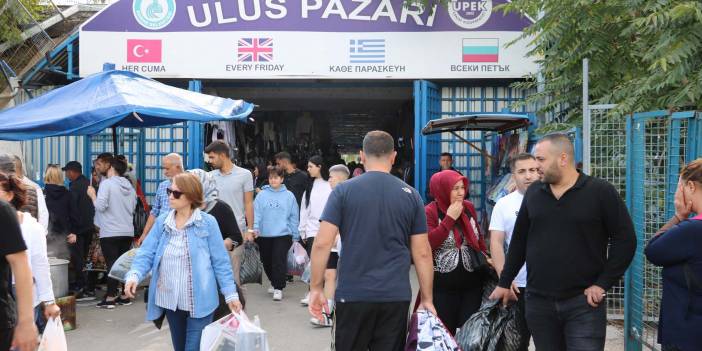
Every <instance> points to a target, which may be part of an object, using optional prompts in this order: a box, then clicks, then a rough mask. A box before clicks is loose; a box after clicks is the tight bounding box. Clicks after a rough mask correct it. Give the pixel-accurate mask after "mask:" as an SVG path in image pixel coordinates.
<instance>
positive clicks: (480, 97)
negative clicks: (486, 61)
mask: <svg viewBox="0 0 702 351" xmlns="http://www.w3.org/2000/svg"><path fill="white" fill-rule="evenodd" d="M527 93H528V92H527V91H524V90H518V89H513V88H510V87H507V86H503V87H466V86H443V87H442V86H438V85H437V84H434V83H431V82H428V81H423V80H421V81H415V83H414V99H415V100H414V107H415V144H416V146H415V184H414V186H415V188H416V189H417V190H418V191H419V192H420V194H422V195H424V196H425V197H426V196H427V195H428V184H429V179H430V178H431V175H432V174H434V173H435V172H437V171H438V170H439V156H440V155H441V153H442V152H449V153H451V154H452V155H453V161H454V167H455V168H456V169H458V170H459V171H460V172H461V173H463V174H464V175H466V176H467V177H468V179H470V184H471V185H470V189H469V197H470V200H471V201H472V202H473V203H474V204H475V206H476V210H477V211H478V212H480V211H482V210H483V209H484V208H485V205H486V203H487V198H486V195H487V191H488V188H489V187H490V185H491V184H492V182H493V181H494V179H493V175H491V174H490V172H489V171H488V169H489V162H488V160H487V159H486V157H484V155H483V153H482V152H480V151H479V150H476V148H479V149H481V150H485V151H486V152H488V153H490V152H491V151H492V148H493V139H492V138H489V137H487V136H486V134H485V133H482V132H460V133H459V135H460V136H461V137H462V138H464V139H466V140H468V141H469V142H470V143H471V144H472V145H473V146H471V145H468V144H467V143H465V142H464V141H461V140H460V139H459V138H457V137H456V136H454V135H453V134H449V133H443V134H441V135H439V134H434V135H430V136H422V135H421V129H422V128H423V127H424V125H426V123H427V122H428V121H430V120H432V119H438V118H447V117H456V116H460V115H466V114H472V113H499V112H502V111H504V110H505V109H507V108H511V107H512V105H513V104H514V103H515V102H519V101H523V100H524V99H525V98H526V96H527ZM527 109H528V107H527V106H521V107H520V108H519V109H518V110H512V112H521V113H526V112H527Z"/></svg>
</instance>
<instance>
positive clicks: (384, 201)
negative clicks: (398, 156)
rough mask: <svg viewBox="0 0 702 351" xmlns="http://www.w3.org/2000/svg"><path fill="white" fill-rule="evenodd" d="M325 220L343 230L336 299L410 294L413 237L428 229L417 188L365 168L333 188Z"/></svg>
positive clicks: (403, 297) (394, 297)
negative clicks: (362, 172)
mask: <svg viewBox="0 0 702 351" xmlns="http://www.w3.org/2000/svg"><path fill="white" fill-rule="evenodd" d="M321 220H322V221H326V222H329V223H332V224H334V225H336V226H338V227H339V233H340V235H341V244H342V247H341V253H340V254H339V256H340V259H339V266H338V271H339V280H338V287H337V290H336V300H337V301H340V302H400V301H410V300H411V299H412V289H411V287H410V280H409V269H410V262H411V261H410V257H411V255H410V236H411V235H414V234H424V233H426V232H427V220H426V215H425V214H424V204H423V202H422V198H421V197H420V196H419V193H417V191H416V190H414V188H412V187H411V186H409V185H407V184H406V183H405V182H403V181H402V180H400V179H398V178H397V177H395V176H393V175H390V174H388V173H383V172H366V173H364V174H363V175H361V176H358V177H355V178H353V179H351V180H348V181H346V182H344V183H341V184H339V185H338V186H337V187H336V188H335V189H334V191H332V193H331V195H330V196H329V200H328V201H327V205H326V207H325V208H324V212H323V213H322V218H321Z"/></svg>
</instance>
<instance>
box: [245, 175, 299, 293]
mask: <svg viewBox="0 0 702 351" xmlns="http://www.w3.org/2000/svg"><path fill="white" fill-rule="evenodd" d="M284 176H285V171H284V170H283V169H282V168H280V167H277V166H276V167H271V168H270V170H269V171H268V183H269V185H266V186H263V188H262V189H261V192H260V193H259V194H258V196H256V200H255V201H254V237H255V239H256V243H257V244H258V247H259V249H260V251H261V262H262V263H263V269H264V271H265V272H266V276H268V279H269V280H270V281H271V285H272V287H271V288H270V289H268V292H269V293H272V294H273V300H274V301H280V300H282V299H283V289H284V288H285V283H286V273H287V255H288V250H289V249H290V247H291V246H292V241H293V240H296V241H298V240H300V235H299V232H298V224H299V223H298V222H299V216H300V210H299V208H298V206H297V200H296V199H295V195H293V193H292V192H290V191H289V190H287V189H286V187H285V185H283V178H284Z"/></svg>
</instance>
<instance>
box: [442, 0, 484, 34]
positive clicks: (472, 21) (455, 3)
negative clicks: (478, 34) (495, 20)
mask: <svg viewBox="0 0 702 351" xmlns="http://www.w3.org/2000/svg"><path fill="white" fill-rule="evenodd" d="M448 13H449V16H451V20H453V22H454V23H456V24H457V25H458V26H460V27H461V28H465V29H475V28H479V27H480V26H482V25H483V24H485V22H487V21H488V19H490V15H491V14H492V0H452V1H451V3H450V4H449V6H448Z"/></svg>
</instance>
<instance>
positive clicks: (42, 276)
mask: <svg viewBox="0 0 702 351" xmlns="http://www.w3.org/2000/svg"><path fill="white" fill-rule="evenodd" d="M20 229H21V230H22V238H23V239H24V244H25V245H27V255H28V256H29V268H31V270H32V277H33V278H34V279H33V281H34V296H33V300H34V301H33V302H34V305H33V306H35V307H36V306H37V305H39V303H41V302H42V301H51V300H54V290H53V288H52V285H51V269H50V266H49V258H48V257H47V253H46V252H47V247H46V229H45V228H44V227H43V226H42V225H41V224H39V222H37V220H36V219H35V218H34V217H32V215H31V214H29V213H27V212H23V213H22V223H20Z"/></svg>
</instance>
